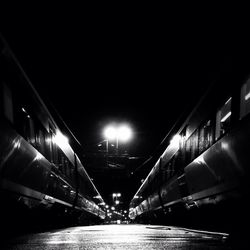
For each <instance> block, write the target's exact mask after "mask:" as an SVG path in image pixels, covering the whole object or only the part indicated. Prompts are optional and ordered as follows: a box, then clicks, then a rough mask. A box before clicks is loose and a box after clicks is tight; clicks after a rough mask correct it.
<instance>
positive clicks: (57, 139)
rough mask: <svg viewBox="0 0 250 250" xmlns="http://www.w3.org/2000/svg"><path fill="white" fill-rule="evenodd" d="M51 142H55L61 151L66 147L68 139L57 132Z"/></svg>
mask: <svg viewBox="0 0 250 250" xmlns="http://www.w3.org/2000/svg"><path fill="white" fill-rule="evenodd" d="M53 142H55V143H56V144H57V145H58V146H59V147H60V148H62V149H63V148H65V147H67V146H68V144H69V140H68V138H67V137H66V136H64V135H63V134H62V133H61V132H59V131H57V133H56V135H55V136H54V138H53Z"/></svg>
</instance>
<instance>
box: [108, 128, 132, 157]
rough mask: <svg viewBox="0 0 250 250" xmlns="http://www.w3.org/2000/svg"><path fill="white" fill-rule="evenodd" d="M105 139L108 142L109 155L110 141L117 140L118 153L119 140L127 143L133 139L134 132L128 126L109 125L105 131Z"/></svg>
mask: <svg viewBox="0 0 250 250" xmlns="http://www.w3.org/2000/svg"><path fill="white" fill-rule="evenodd" d="M103 134H104V137H105V138H106V140H107V153H108V141H109V140H110V141H112V140H116V151H117V153H118V147H119V140H120V141H123V142H126V141H128V140H130V139H131V137H132V130H131V128H130V127H129V126H128V125H124V124H123V125H121V126H116V125H109V126H107V127H106V128H105V129H104V131H103Z"/></svg>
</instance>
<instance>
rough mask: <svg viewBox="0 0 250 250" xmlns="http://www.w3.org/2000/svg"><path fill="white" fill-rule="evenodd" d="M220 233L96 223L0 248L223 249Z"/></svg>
mask: <svg viewBox="0 0 250 250" xmlns="http://www.w3.org/2000/svg"><path fill="white" fill-rule="evenodd" d="M226 237H227V235H223V234H218V235H217V234H216V235H215V234H209V233H205V234H204V233H201V232H199V231H188V230H185V229H180V228H175V227H166V226H162V227H161V226H151V225H150V226H146V225H98V226H82V227H71V228H66V229H63V230H56V231H52V232H46V233H39V234H35V235H27V236H23V237H19V238H16V239H13V240H12V242H9V243H8V244H7V245H5V246H6V248H1V249H16V250H19V249H22V250H23V249H25V250H26V249H32V250H36V249H42V250H48V249H55V250H56V249H104V250H105V249H109V250H110V249H123V250H126V249H136V250H140V249H170V250H171V249H175V250H176V249H190V250H192V249H195V250H198V249H199V250H201V249H207V250H209V249H213V250H215V249H216V250H217V249H220V250H221V249H225V250H229V249H230V248H229V247H228V246H226V245H225V238H226Z"/></svg>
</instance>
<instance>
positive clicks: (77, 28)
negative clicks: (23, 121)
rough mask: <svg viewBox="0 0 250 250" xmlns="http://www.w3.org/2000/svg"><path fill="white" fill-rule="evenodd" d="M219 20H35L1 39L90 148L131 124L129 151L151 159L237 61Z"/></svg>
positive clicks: (13, 26) (8, 29) (13, 25)
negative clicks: (111, 129)
mask: <svg viewBox="0 0 250 250" xmlns="http://www.w3.org/2000/svg"><path fill="white" fill-rule="evenodd" d="M180 15H181V14H180ZM83 16H84V15H83ZM156 16H157V15H156ZM201 16H202V13H201V14H200V16H199V17H201ZM213 18H214V17H213ZM213 18H212V17H211V16H209V15H208V16H206V18H204V19H205V22H204V23H200V21H201V20H199V22H197V19H195V18H194V20H192V19H191V18H190V20H189V19H185V18H184V19H183V20H182V21H180V23H177V20H178V16H175V18H174V19H171V18H170V19H169V20H166V18H165V17H164V16H163V17H162V18H161V17H157V18H155V17H152V16H150V15H146V16H144V17H142V18H140V17H139V16H138V17H136V18H132V17H131V16H129V15H124V16H122V17H120V18H119V13H118V14H117V15H116V16H115V18H112V17H111V16H109V15H102V16H99V15H98V14H96V15H93V16H92V15H90V17H89V16H88V18H86V17H85V16H84V17H83V18H81V17H79V15H74V13H73V14H72V13H71V16H70V17H69V16H67V15H65V13H64V14H63V13H61V14H60V15H58V16H57V15H54V14H51V13H50V14H47V13H43V15H39V16H38V17H37V16H36V14H35V13H33V15H32V17H30V18H27V16H25V20H26V21H24V20H23V18H22V16H19V19H18V18H17V20H16V21H14V22H13V20H12V22H9V24H8V25H5V26H3V30H2V34H3V35H4V37H5V38H6V40H7V42H8V43H9V45H10V47H11V48H12V50H13V52H14V54H15V55H16V57H17V59H18V60H19V61H20V63H21V65H22V67H23V69H24V71H25V72H26V73H27V75H28V77H29V78H30V80H31V82H32V83H33V85H34V86H35V87H36V88H37V90H38V92H39V93H40V94H41V96H42V98H48V99H49V100H50V101H51V103H53V105H54V106H55V108H56V109H57V111H58V112H59V114H60V115H61V116H62V118H63V119H64V121H65V123H66V124H67V125H68V127H69V128H70V129H71V131H72V132H73V134H74V135H75V136H76V138H77V139H78V140H79V141H80V143H81V144H82V146H83V148H84V149H88V148H90V147H92V146H93V145H95V144H97V143H98V142H99V141H101V140H102V139H103V138H102V134H101V133H102V128H103V127H104V126H105V125H106V124H107V123H108V122H109V121H113V120H117V121H125V122H128V123H130V124H131V126H132V127H133V130H134V134H135V135H134V139H133V141H131V142H130V143H128V144H127V145H126V147H127V150H128V152H129V153H130V154H131V155H142V156H146V157H147V156H150V155H151V154H153V153H154V151H155V150H156V148H157V146H158V145H159V144H160V142H161V141H162V140H163V138H164V136H165V135H166V134H167V132H168V131H169V129H170V128H171V127H172V125H173V124H174V122H175V121H176V119H177V118H178V117H179V116H180V115H181V113H182V112H183V111H184V110H185V109H186V108H189V107H191V106H192V105H193V103H194V102H195V101H197V100H198V99H199V96H200V94H201V93H202V92H203V91H204V90H205V89H206V88H207V86H208V85H209V84H210V83H211V81H213V80H214V79H215V78H216V77H217V75H218V74H219V72H220V71H221V70H223V66H224V64H226V63H227V60H228V58H230V55H231V52H232V51H231V47H230V46H231V43H230V42H228V41H230V37H228V34H229V33H230V32H228V30H227V27H226V25H225V23H226V21H225V23H222V24H221V25H219V26H218V24H214V25H211V20H212V19H213ZM10 20H11V16H9V19H6V20H5V21H6V23H8V21H10ZM135 191H136V190H135Z"/></svg>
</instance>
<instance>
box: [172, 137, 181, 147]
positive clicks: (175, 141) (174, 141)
mask: <svg viewBox="0 0 250 250" xmlns="http://www.w3.org/2000/svg"><path fill="white" fill-rule="evenodd" d="M180 141H181V136H180V135H175V136H174V137H173V138H172V140H171V141H170V144H171V145H172V146H176V147H178V146H179V143H180Z"/></svg>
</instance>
